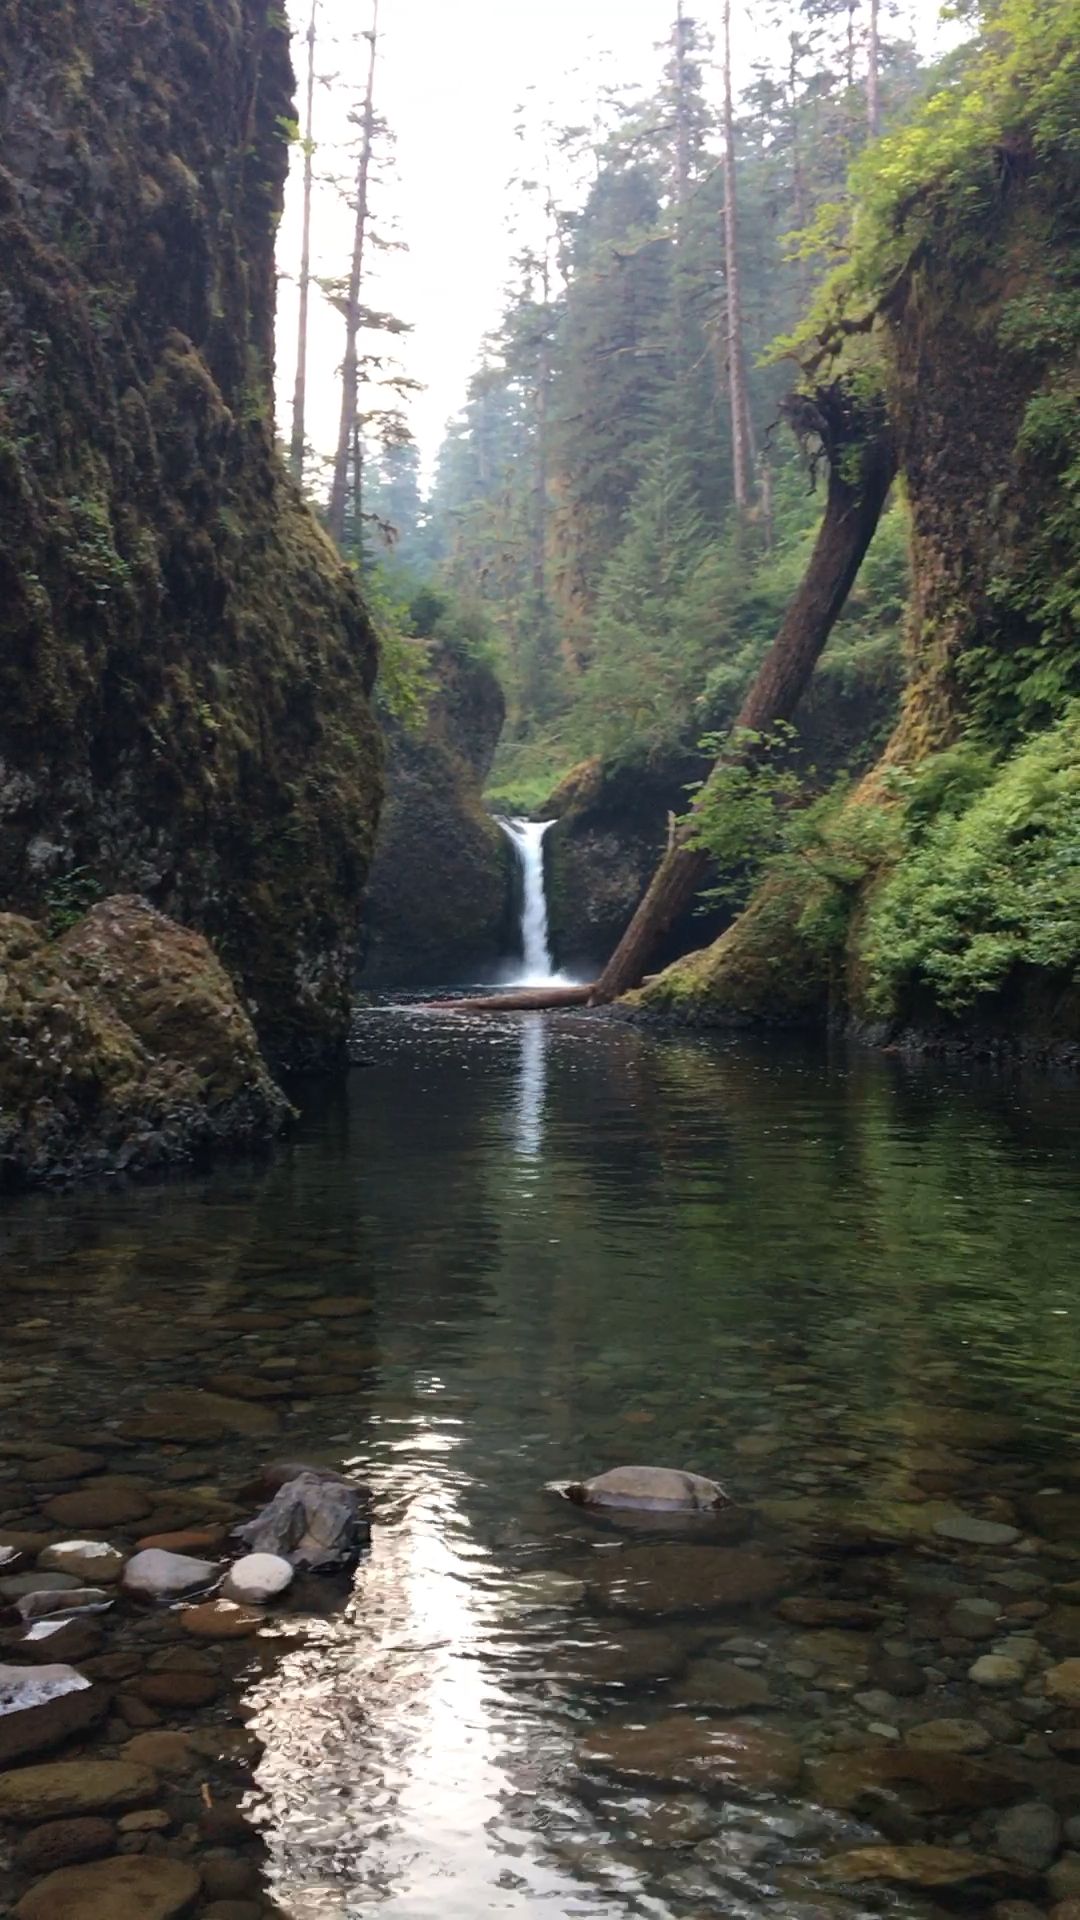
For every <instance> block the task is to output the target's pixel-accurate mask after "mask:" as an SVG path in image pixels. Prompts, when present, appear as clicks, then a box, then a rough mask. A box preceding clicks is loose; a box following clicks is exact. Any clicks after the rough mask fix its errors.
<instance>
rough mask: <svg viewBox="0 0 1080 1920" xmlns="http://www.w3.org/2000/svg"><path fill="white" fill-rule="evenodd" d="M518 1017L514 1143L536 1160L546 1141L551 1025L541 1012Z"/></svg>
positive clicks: (518, 1151)
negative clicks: (519, 1029) (518, 1040)
mask: <svg viewBox="0 0 1080 1920" xmlns="http://www.w3.org/2000/svg"><path fill="white" fill-rule="evenodd" d="M519 1017H520V1021H521V1073H520V1076H519V1078H518V1092H517V1100H516V1103H515V1107H514V1121H515V1125H514V1146H515V1149H516V1151H517V1153H518V1154H519V1156H520V1157H521V1159H523V1160H535V1159H537V1158H538V1157H539V1154H540V1150H541V1148H542V1146H543V1144H544V1096H545V1094H546V1092H547V1049H548V1024H547V1021H546V1020H545V1018H544V1016H543V1014H541V1013H526V1014H522V1015H520V1016H519Z"/></svg>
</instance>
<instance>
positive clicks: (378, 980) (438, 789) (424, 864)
mask: <svg viewBox="0 0 1080 1920" xmlns="http://www.w3.org/2000/svg"><path fill="white" fill-rule="evenodd" d="M429 661H430V671H431V675H432V683H431V690H430V694H429V699H428V709H427V718H426V722H425V724H424V726H423V729H422V731H421V732H420V733H419V734H417V733H413V732H410V731H409V730H408V729H407V728H405V727H403V726H401V725H398V724H396V723H392V724H391V725H390V726H389V727H388V729H387V774H386V781H387V798H386V806H385V808H384V809H383V815H382V821H381V824H380V829H379V840H378V846H377V848H376V853H375V862H374V865H373V867H372V872H371V883H370V887H369V889H368V898H367V905H366V908H365V913H364V929H365V954H364V961H363V966H362V969H361V973H360V984H361V986H362V987H365V988H366V987H407V986H431V985H434V984H438V983H439V982H446V983H453V982H456V981H458V980H468V979H476V978H479V977H483V976H485V975H487V976H491V975H492V974H493V973H494V971H495V969H496V968H497V966H498V964H499V962H500V961H503V960H505V959H506V957H507V956H508V955H509V954H510V953H511V952H512V951H513V943H514V938H515V928H516V919H517V912H518V876H517V867H516V861H515V857H514V851H513V848H512V847H511V845H510V843H509V841H508V840H507V837H506V835H505V834H504V833H503V832H502V830H501V828H500V827H499V826H498V825H497V824H496V822H495V821H494V820H493V819H492V817H491V815H490V814H489V813H488V811H487V808H486V807H485V805H484V802H483V786H484V781H485V780H486V778H487V775H488V772H489V770H490V767H491V762H492V758H493V756H494V753H495V748H496V746H497V745H498V740H499V735H500V733H501V732H502V726H503V719H504V716H505V711H506V707H505V701H504V698H503V692H502V688H501V687H500V685H499V683H498V681H497V679H496V678H495V675H494V674H493V673H492V671H491V669H490V668H489V667H487V666H486V665H484V664H483V663H482V662H479V661H473V660H467V659H461V658H458V657H457V656H455V655H453V654H451V653H449V652H447V651H446V650H443V649H437V650H435V651H433V652H432V653H431V654H430V655H429Z"/></svg>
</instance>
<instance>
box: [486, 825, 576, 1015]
mask: <svg viewBox="0 0 1080 1920" xmlns="http://www.w3.org/2000/svg"><path fill="white" fill-rule="evenodd" d="M499 825H500V827H501V828H502V830H503V832H504V833H505V834H506V836H507V838H508V839H509V840H510V841H512V842H513V846H514V850H515V852H516V853H517V857H518V864H519V866H520V868H521V883H522V888H521V890H522V901H521V946H522V954H523V965H522V970H521V973H520V975H519V977H518V978H517V979H516V980H514V981H513V982H512V983H511V984H512V985H514V986H516V987H545V986H550V985H551V984H552V983H553V982H554V981H557V980H561V978H562V976H561V974H557V973H555V972H553V971H552V965H551V951H550V949H549V947H548V912H547V894H546V893H545V891H544V835H545V834H546V833H547V831H548V828H549V827H553V826H554V825H555V822H554V821H553V820H500V821H499Z"/></svg>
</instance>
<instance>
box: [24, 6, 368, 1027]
mask: <svg viewBox="0 0 1080 1920" xmlns="http://www.w3.org/2000/svg"><path fill="white" fill-rule="evenodd" d="M0 88H2V92H3V118H4V129H5V134H4V149H3V164H2V166H0V248H2V251H3V258H4V263H5V271H4V276H3V287H2V289H0V370H2V371H0V900H2V901H3V902H4V904H5V905H7V906H9V907H12V908H14V909H16V910H18V911H24V912H27V913H30V914H37V913H38V912H40V911H42V909H48V908H50V907H51V906H53V905H54V904H55V902H56V900H57V899H58V898H59V899H62V900H70V899H71V898H72V897H75V898H78V897H80V896H81V897H82V898H83V900H84V901H85V899H86V898H93V897H95V895H97V896H101V895H104V894H107V893H112V892H115V891H118V890H120V891H122V890H131V889H133V890H136V891H138V892H139V893H140V894H143V895H145V896H146V897H147V898H149V899H150V900H152V901H153V902H154V904H155V905H157V906H159V907H161V908H162V909H163V910H164V911H166V912H168V913H169V914H171V915H173V916H175V917H176V918H177V919H180V920H182V921H184V922H186V923H190V924H192V925H195V926H198V927H199V928H200V929H201V930H202V931H204V932H205V933H207V934H208V935H209V937H210V938H211V939H212V940H213V942H214V944H215V946H216V948H217V950H218V951H219V952H220V954H221V955H222V957H223V959H224V961H225V963H226V965H227V966H228V967H229V969H230V970H231V972H232V973H233V975H234V977H235V978H236V980H237V981H238V982H239V983H240V986H241V990H242V992H243V995H244V998H245V1000H246V1002H247V1005H248V1006H249V1008H250V1009H251V1011H252V1014H253V1017H254V1019H255V1021H256V1023H257V1026H258V1029H259V1032H260V1034H261V1035H262V1037H263V1038H264V1040H265V1042H266V1043H267V1045H268V1046H269V1047H270V1048H271V1049H272V1050H273V1052H274V1054H275V1056H276V1057H279V1058H282V1059H287V1060H291V1061H294V1062H298V1063H299V1062H316V1061H319V1060H323V1059H325V1058H326V1057H327V1056H328V1055H329V1054H331V1053H332V1052H333V1051H334V1050H335V1049H336V1048H338V1047H339V1046H340V1045H341V1044H342V1043H343V1040H344V1035H345V1031H346V1027H347V1015H348V1000H349V986H350V979H351V974H352V970H353V965H354V960H355V951H356V947H357V942H358V934H359V920H360V913H361V900H362V893H363V887H364V882H365V878H366V874H367V868H368V863H369V858H370V853H371V847H372V843H373V837H374V829H375V824H376V819H377V813H378V805H379V797H380V749H379V744H378V733H377V729H376V727H375V724H374V721H373V718H372V714H371V710H370V707H369V702H368V694H369V691H370V687H371V683H372V679H373V675H374V670H375V648H374V642H373V639H372V634H371V630H370V627H369V625H368V622H367V619H366V617H365V615H364V612H363V610H362V608H361V605H360V603H359V601H358V599H357V596H356V593H355V590H354V587H353V585H352V582H351V579H350V577H349V576H348V575H347V573H346V571H345V569H344V568H343V567H342V565H341V564H340V562H339V560H338V559H337V557H336V555H335V553H334V551H333V549H332V548H331V546H330V544H329V542H328V541H327V540H326V538H325V537H324V535H323V534H322V533H321V531H320V530H319V528H318V526H317V525H316V523H315V521H314V520H313V518H312V517H311V515H310V513H309V512H308V511H307V509H306V508H305V506H304V505H303V504H302V502H301V500H300V498H299V495H298V494H297V492H296V490H295V488H294V487H293V485H292V484H291V482H290V481H289V480H288V478H287V477H286V475H285V473H284V471H283V469H282V466H281V463H280V461H279V458H278V455H277V452H276V450H275V445H274V431H273V403H272V372H273V313H274V236H275V230H276V226H277V221H278V216H279V214H280V210H281V205H282V192H283V183H284V178H285V172H286V165H287V157H288V131H287V129H288V125H289V122H290V119H291V114H292V106H291V99H292V75H291V69H290V64H289V47H288V30H287V23H286V20H285V16H284V13H283V12H282V10H281V9H279V8H277V7H273V6H271V7H268V6H266V5H265V4H264V0H228V4H215V5H206V4H204V3H203V0H168V3H167V4H166V3H165V0H79V3H78V4H76V0H51V3H50V4H49V5H48V6H41V5H40V4H39V3H38V0H0Z"/></svg>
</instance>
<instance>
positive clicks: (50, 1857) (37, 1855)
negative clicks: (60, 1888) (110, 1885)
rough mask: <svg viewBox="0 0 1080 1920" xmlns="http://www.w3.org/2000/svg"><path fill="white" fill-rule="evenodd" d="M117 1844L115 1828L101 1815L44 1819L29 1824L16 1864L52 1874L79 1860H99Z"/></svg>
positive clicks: (17, 1849) (25, 1869)
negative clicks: (74, 1818)
mask: <svg viewBox="0 0 1080 1920" xmlns="http://www.w3.org/2000/svg"><path fill="white" fill-rule="evenodd" d="M115 1847H116V1828H115V1827H114V1826H113V1823H112V1821H111V1820H103V1819H102V1818H101V1816H100V1814H89V1813H88V1814H84V1815H83V1817H82V1818H81V1819H76V1820H46V1821H45V1823H44V1825H43V1826H40V1827H31V1828H30V1830H29V1832H28V1833H24V1835H23V1837H22V1839H21V1840H20V1841H19V1844H18V1846H17V1847H16V1849H15V1861H16V1865H17V1866H19V1867H21V1868H22V1869H23V1871H24V1872H26V1873H54V1872H55V1871H56V1868H57V1867H70V1866H73V1865H74V1864H75V1862H76V1861H79V1860H100V1858H101V1856H102V1854H105V1853H112V1852H113V1851H114V1849H115Z"/></svg>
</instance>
